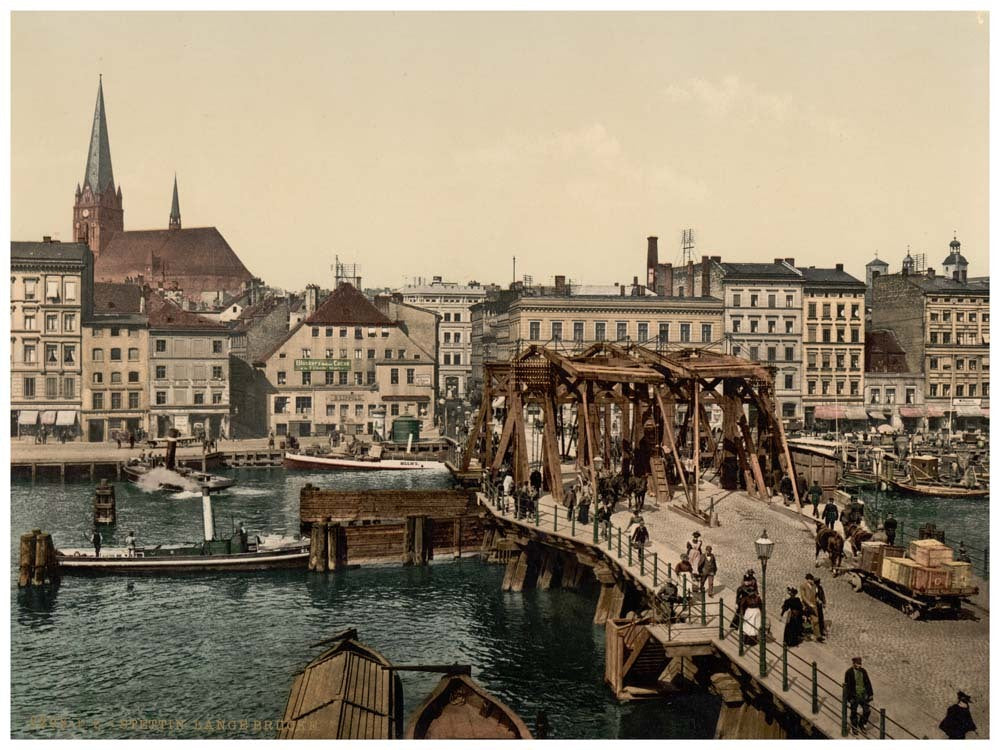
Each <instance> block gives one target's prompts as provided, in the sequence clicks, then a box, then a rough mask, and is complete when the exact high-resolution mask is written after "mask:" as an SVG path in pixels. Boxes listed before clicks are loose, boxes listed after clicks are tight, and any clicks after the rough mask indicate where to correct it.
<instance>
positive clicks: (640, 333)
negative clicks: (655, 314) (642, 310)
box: [635, 323, 649, 341]
mask: <svg viewBox="0 0 1000 750" xmlns="http://www.w3.org/2000/svg"><path fill="white" fill-rule="evenodd" d="M635 337H636V339H637V340H639V341H645V340H646V339H648V338H649V323H637V324H636V330H635Z"/></svg>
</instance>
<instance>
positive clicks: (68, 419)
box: [56, 411, 76, 427]
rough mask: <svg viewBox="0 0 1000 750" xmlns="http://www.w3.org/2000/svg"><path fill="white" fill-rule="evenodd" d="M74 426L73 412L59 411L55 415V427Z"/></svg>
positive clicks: (74, 417)
mask: <svg viewBox="0 0 1000 750" xmlns="http://www.w3.org/2000/svg"><path fill="white" fill-rule="evenodd" d="M75 424H76V412H75V411H61V412H59V413H58V414H56V426H57V427H72V426H73V425H75Z"/></svg>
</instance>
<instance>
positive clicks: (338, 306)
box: [305, 283, 393, 326]
mask: <svg viewBox="0 0 1000 750" xmlns="http://www.w3.org/2000/svg"><path fill="white" fill-rule="evenodd" d="M305 322H306V323H308V324H311V325H367V326H391V325H393V322H392V321H391V320H389V318H388V317H386V316H385V315H384V314H382V313H381V312H379V310H378V308H377V307H375V305H373V304H372V303H371V302H369V301H368V298H367V297H365V295H363V294H362V293H361V292H359V291H358V290H357V289H356V288H355V287H354V286H353V285H351V284H347V283H344V284H341V285H340V286H339V287H337V289H336V290H334V291H333V292H331V293H330V294H329V295H327V297H326V299H325V300H323V302H322V304H320V306H319V307H317V308H316V312H314V313H313V314H312V315H310V316H309V317H308V318H306V321H305Z"/></svg>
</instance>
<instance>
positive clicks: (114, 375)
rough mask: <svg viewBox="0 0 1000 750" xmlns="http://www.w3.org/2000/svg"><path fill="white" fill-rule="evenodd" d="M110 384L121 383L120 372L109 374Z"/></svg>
mask: <svg viewBox="0 0 1000 750" xmlns="http://www.w3.org/2000/svg"><path fill="white" fill-rule="evenodd" d="M111 382H112V383H120V382H122V374H121V373H120V372H113V373H111Z"/></svg>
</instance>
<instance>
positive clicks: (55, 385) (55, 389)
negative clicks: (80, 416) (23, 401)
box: [45, 378, 59, 398]
mask: <svg viewBox="0 0 1000 750" xmlns="http://www.w3.org/2000/svg"><path fill="white" fill-rule="evenodd" d="M45 398H59V378H45Z"/></svg>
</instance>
